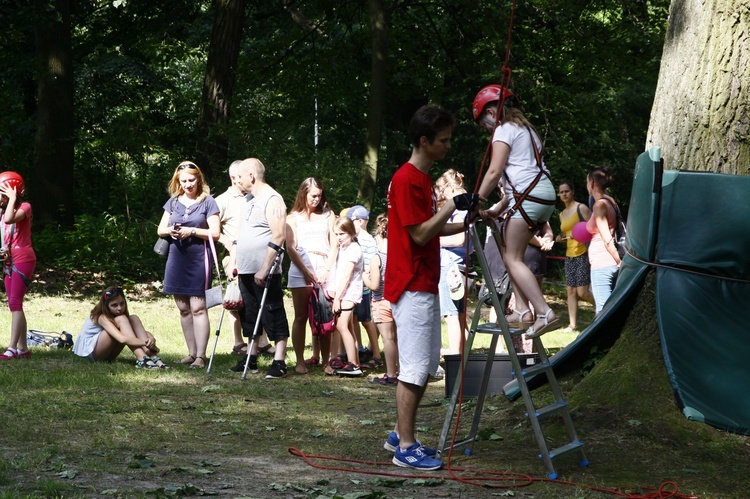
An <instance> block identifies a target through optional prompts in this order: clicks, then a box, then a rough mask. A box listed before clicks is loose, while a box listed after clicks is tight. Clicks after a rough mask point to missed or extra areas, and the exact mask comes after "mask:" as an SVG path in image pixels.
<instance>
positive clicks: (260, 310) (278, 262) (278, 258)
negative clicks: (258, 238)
mask: <svg viewBox="0 0 750 499" xmlns="http://www.w3.org/2000/svg"><path fill="white" fill-rule="evenodd" d="M268 244H269V246H270V245H271V243H268ZM274 246H275V248H276V256H275V257H274V259H273V264H272V265H271V270H270V271H269V272H268V275H267V276H266V284H265V286H264V287H263V296H262V297H261V299H260V306H259V307H258V317H257V318H256V319H255V327H254V328H253V336H252V338H251V339H250V344H249V345H248V346H247V358H246V359H245V369H244V370H243V371H242V380H243V381H244V380H245V378H246V377H247V368H248V366H249V365H250V353H251V352H252V351H253V346H254V345H255V340H256V339H257V338H258V337H259V336H260V334H258V328H259V327H260V317H261V315H262V314H263V307H264V306H265V305H266V295H268V287H269V286H270V285H271V277H273V274H274V272H276V269H277V268H278V267H279V265H281V258H282V257H283V256H284V248H282V247H281V246H276V245H274Z"/></svg>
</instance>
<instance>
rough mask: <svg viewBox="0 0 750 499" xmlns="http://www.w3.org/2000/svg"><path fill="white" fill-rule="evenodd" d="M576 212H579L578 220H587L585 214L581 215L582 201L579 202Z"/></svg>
mask: <svg viewBox="0 0 750 499" xmlns="http://www.w3.org/2000/svg"><path fill="white" fill-rule="evenodd" d="M576 213H578V221H579V222H585V221H586V220H584V219H583V215H581V203H578V204H577V205H576Z"/></svg>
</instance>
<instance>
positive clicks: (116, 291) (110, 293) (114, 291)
mask: <svg viewBox="0 0 750 499" xmlns="http://www.w3.org/2000/svg"><path fill="white" fill-rule="evenodd" d="M117 296H125V293H124V292H123V291H122V289H120V288H109V289H107V290H105V291H104V296H103V298H104V301H105V302H106V301H109V300H111V299H112V298H115V297H117Z"/></svg>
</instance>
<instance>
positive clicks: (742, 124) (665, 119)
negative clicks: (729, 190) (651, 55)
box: [647, 0, 750, 175]
mask: <svg viewBox="0 0 750 499" xmlns="http://www.w3.org/2000/svg"><path fill="white" fill-rule="evenodd" d="M748 12H750V1H748V0H673V1H672V3H671V5H670V9H669V27H668V30H667V37H666V41H665V43H664V53H663V55H662V60H661V69H660V73H659V83H658V86H657V89H656V96H655V99H654V106H653V108H652V110H651V124H650V126H649V133H648V138H647V147H651V146H660V147H661V150H662V156H663V157H664V159H665V167H666V168H670V169H683V170H707V171H712V172H721V173H732V174H742V175H748V174H750V85H749V83H750V36H749V35H748V33H750V16H749V15H748Z"/></svg>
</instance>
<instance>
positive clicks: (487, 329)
mask: <svg viewBox="0 0 750 499" xmlns="http://www.w3.org/2000/svg"><path fill="white" fill-rule="evenodd" d="M508 331H509V332H510V335H511V336H521V335H522V334H523V333H525V332H526V330H524V329H517V328H512V327H508ZM476 332H477V333H489V334H503V329H502V328H501V327H500V324H498V323H496V322H488V323H486V324H479V325H478V326H477V329H476Z"/></svg>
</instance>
